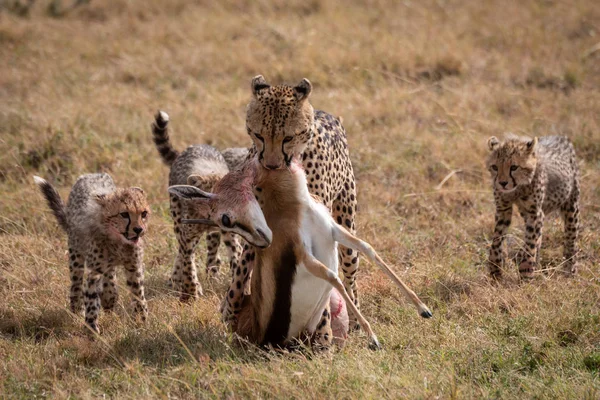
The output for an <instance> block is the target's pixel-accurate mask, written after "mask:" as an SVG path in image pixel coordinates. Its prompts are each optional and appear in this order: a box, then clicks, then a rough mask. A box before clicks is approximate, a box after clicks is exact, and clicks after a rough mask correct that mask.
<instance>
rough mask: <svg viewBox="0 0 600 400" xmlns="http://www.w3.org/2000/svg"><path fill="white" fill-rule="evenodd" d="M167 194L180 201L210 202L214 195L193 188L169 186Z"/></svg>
mask: <svg viewBox="0 0 600 400" xmlns="http://www.w3.org/2000/svg"><path fill="white" fill-rule="evenodd" d="M168 190H169V193H171V194H172V195H174V196H177V197H180V198H182V199H196V200H210V199H212V198H213V197H215V195H214V194H212V193H209V192H205V191H204V190H201V189H198V188H197V187H195V186H190V185H174V186H169V189H168Z"/></svg>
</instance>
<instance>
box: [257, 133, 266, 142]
mask: <svg viewBox="0 0 600 400" xmlns="http://www.w3.org/2000/svg"><path fill="white" fill-rule="evenodd" d="M254 136H256V138H257V139H258V140H260V141H261V142H264V141H265V138H263V137H262V136H261V135H259V134H258V133H255V134H254Z"/></svg>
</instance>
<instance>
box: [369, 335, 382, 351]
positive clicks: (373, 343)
mask: <svg viewBox="0 0 600 400" xmlns="http://www.w3.org/2000/svg"><path fill="white" fill-rule="evenodd" d="M369 349H370V350H381V344H379V340H377V337H376V336H375V335H373V337H371V339H370V340H369Z"/></svg>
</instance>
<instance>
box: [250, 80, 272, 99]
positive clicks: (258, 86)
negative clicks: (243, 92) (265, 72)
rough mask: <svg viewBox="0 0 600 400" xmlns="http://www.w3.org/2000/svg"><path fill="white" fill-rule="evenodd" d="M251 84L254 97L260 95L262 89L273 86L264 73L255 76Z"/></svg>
mask: <svg viewBox="0 0 600 400" xmlns="http://www.w3.org/2000/svg"><path fill="white" fill-rule="evenodd" d="M250 86H251V87H252V94H253V95H254V97H256V96H258V94H259V92H260V91H261V90H264V89H268V88H270V87H271V85H269V84H268V83H267V81H266V80H265V77H264V76H262V75H256V76H255V77H254V78H252V83H251V85H250Z"/></svg>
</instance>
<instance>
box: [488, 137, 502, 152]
mask: <svg viewBox="0 0 600 400" xmlns="http://www.w3.org/2000/svg"><path fill="white" fill-rule="evenodd" d="M498 146H500V141H499V140H498V138H497V137H496V136H492V137H491V138H489V139H488V149H489V150H490V151H494V150H496V149H497V148H498Z"/></svg>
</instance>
